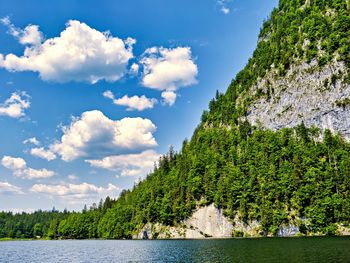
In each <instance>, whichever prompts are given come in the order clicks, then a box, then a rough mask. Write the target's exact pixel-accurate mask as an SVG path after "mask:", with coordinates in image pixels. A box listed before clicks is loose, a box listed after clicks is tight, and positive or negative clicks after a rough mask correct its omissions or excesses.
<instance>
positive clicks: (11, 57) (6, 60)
mask: <svg viewBox="0 0 350 263" xmlns="http://www.w3.org/2000/svg"><path fill="white" fill-rule="evenodd" d="M4 21H5V23H4ZM3 23H4V24H8V26H9V28H10V33H11V32H12V33H11V34H12V35H14V36H15V37H17V38H18V39H19V41H20V42H21V43H22V44H24V45H26V47H25V50H24V54H23V56H17V55H15V54H8V55H6V56H4V55H2V54H0V67H3V68H5V69H7V70H9V71H34V72H38V73H39V75H40V77H41V78H42V79H43V80H45V81H55V82H68V81H84V82H90V83H96V82H98V81H100V80H106V81H109V82H114V81H117V80H118V79H120V78H122V77H123V76H124V74H125V72H126V67H127V65H128V62H129V60H130V59H131V58H133V53H132V45H134V44H135V42H136V41H135V40H134V39H132V38H127V39H126V40H122V39H120V38H118V37H113V36H112V35H111V34H110V33H109V32H100V31H98V30H96V29H93V28H91V27H89V26H88V25H87V24H85V23H82V22H80V21H77V20H70V21H68V22H67V24H66V28H65V29H64V30H63V31H62V32H61V33H60V36H58V37H54V38H50V39H47V40H45V41H44V40H43V38H42V35H41V33H40V32H39V28H38V26H34V25H30V26H28V27H26V28H25V29H24V30H19V29H16V28H15V27H14V26H13V25H12V24H11V22H10V21H9V19H8V18H5V19H3ZM11 28H14V29H13V30H12V31H11ZM38 34H39V35H38Z"/></svg>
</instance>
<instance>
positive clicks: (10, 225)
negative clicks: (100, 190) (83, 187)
mask: <svg viewBox="0 0 350 263" xmlns="http://www.w3.org/2000/svg"><path fill="white" fill-rule="evenodd" d="M115 202H116V201H115V200H113V199H111V198H110V197H107V198H106V199H105V200H104V201H102V200H101V201H100V203H99V205H98V206H96V205H95V204H93V205H92V206H91V207H90V209H89V211H88V210H87V208H86V207H85V208H84V209H83V210H82V212H81V213H76V212H68V211H66V210H64V211H63V212H59V211H57V210H55V208H53V209H52V210H51V211H41V210H39V211H36V212H34V213H25V212H23V213H20V214H13V213H11V212H0V239H1V238H5V237H7V238H16V239H18V238H50V239H54V238H58V237H59V236H62V235H63V236H65V237H66V238H68V237H69V238H96V237H98V235H97V233H96V231H95V229H96V224H97V223H98V221H99V219H100V218H101V217H102V216H103V215H104V214H105V213H106V211H107V210H108V209H110V208H111V207H112V206H113V205H114V204H115ZM59 226H60V229H59ZM59 230H60V233H59ZM94 231H95V232H94ZM68 233H69V234H68Z"/></svg>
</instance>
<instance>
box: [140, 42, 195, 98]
mask: <svg viewBox="0 0 350 263" xmlns="http://www.w3.org/2000/svg"><path fill="white" fill-rule="evenodd" d="M140 63H141V65H142V66H143V75H142V85H143V86H145V87H148V88H152V89H156V90H159V91H162V92H163V93H162V97H163V99H164V101H165V102H166V103H168V104H169V105H172V104H173V103H174V102H175V99H176V91H177V90H178V89H179V88H180V87H186V86H190V85H193V84H196V83H197V79H196V76H197V74H198V68H197V65H196V64H195V63H194V60H193V58H192V52H191V48H190V47H177V48H170V49H168V48H164V47H152V48H149V49H147V50H146V51H145V52H144V54H143V56H142V58H141V60H140Z"/></svg>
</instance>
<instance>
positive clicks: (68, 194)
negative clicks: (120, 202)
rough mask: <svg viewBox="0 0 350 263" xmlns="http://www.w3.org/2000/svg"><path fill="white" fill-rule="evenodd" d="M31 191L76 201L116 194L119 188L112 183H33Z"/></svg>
mask: <svg viewBox="0 0 350 263" xmlns="http://www.w3.org/2000/svg"><path fill="white" fill-rule="evenodd" d="M30 191H31V192H34V193H41V194H46V195H49V196H51V197H59V198H62V199H64V200H66V201H68V202H72V203H77V202H80V201H82V200H84V201H87V200H89V199H91V200H95V201H96V200H97V199H99V198H103V197H106V196H112V197H115V196H117V193H118V192H119V191H120V188H119V187H118V186H116V185H113V184H108V186H107V187H98V186H96V185H94V184H88V183H81V184H35V185H33V186H32V187H31V189H30Z"/></svg>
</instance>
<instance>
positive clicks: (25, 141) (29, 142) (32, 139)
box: [23, 137, 40, 146]
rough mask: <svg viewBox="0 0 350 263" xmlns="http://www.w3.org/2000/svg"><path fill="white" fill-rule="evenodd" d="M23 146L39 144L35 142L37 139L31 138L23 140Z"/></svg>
mask: <svg viewBox="0 0 350 263" xmlns="http://www.w3.org/2000/svg"><path fill="white" fill-rule="evenodd" d="M23 144H33V145H35V146H39V145H40V142H39V141H38V140H37V138H35V137H32V138H28V139H26V140H24V141H23Z"/></svg>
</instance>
